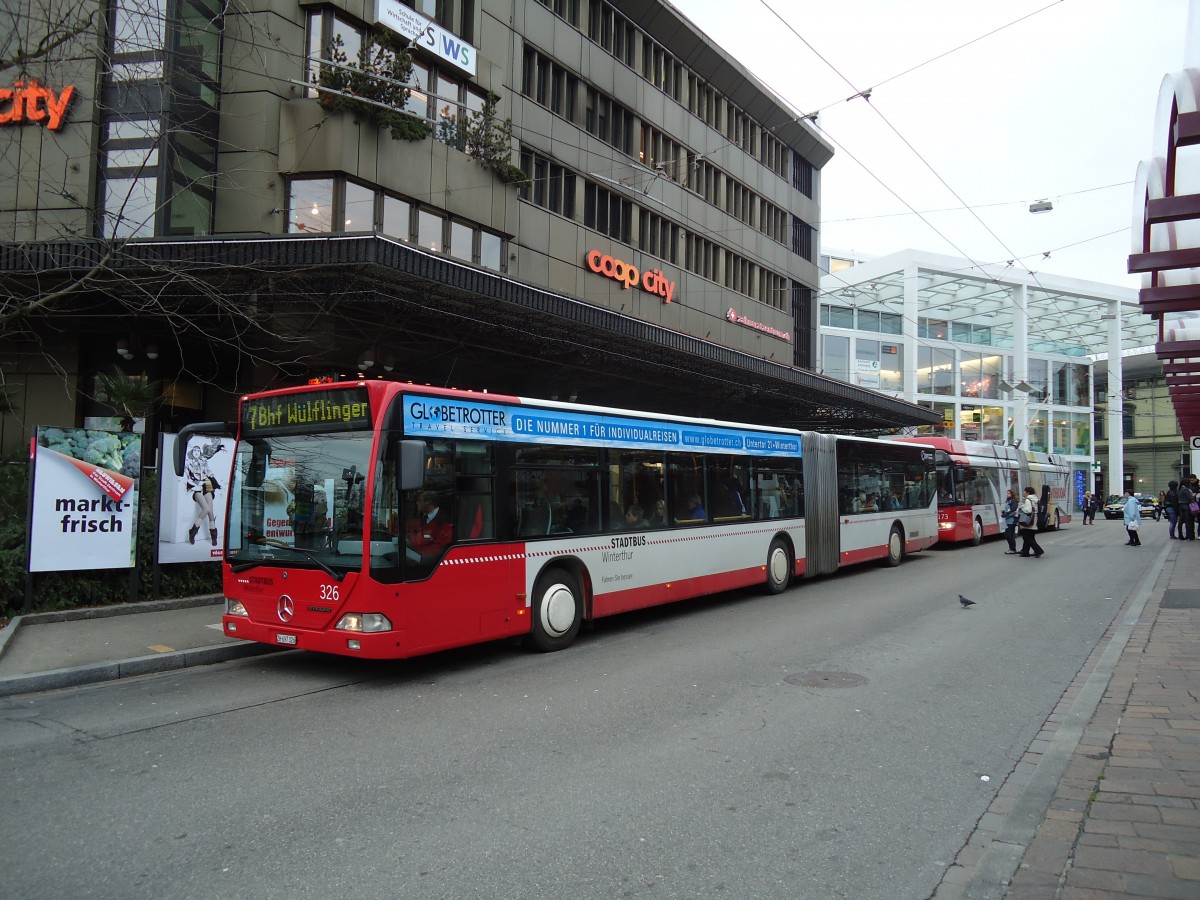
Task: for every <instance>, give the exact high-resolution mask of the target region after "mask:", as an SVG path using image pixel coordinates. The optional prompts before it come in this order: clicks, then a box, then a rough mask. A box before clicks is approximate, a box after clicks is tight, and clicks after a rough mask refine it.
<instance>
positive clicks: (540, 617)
mask: <svg viewBox="0 0 1200 900" xmlns="http://www.w3.org/2000/svg"><path fill="white" fill-rule="evenodd" d="M531 611H532V613H533V623H532V626H531V630H530V632H529V643H530V644H532V646H533V647H534V648H536V649H538V650H541V651H543V652H545V653H550V652H552V651H554V650H562V649H563V648H564V647H567V646H568V645H569V644H570V643H571V641H573V640H575V635H577V634H578V633H579V626H580V623H581V622H582V621H583V591H582V590H581V589H580V587H579V582H578V581H577V580H576V579H575V577H574V576H572V575H571V573H569V572H567V571H566V570H565V569H560V568H557V567H552V568H549V569H547V570H546V571H544V572H543V573H542V574H541V575H540V576H538V580H537V584H536V585H535V586H534V589H533V609H532V610H531Z"/></svg>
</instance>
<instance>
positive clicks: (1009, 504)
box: [1000, 488, 1021, 555]
mask: <svg viewBox="0 0 1200 900" xmlns="http://www.w3.org/2000/svg"><path fill="white" fill-rule="evenodd" d="M1020 508H1021V504H1020V502H1019V501H1018V500H1017V492H1016V491H1014V490H1013V489H1012V488H1009V489H1008V496H1006V497H1005V498H1004V508H1003V510H1002V511H1001V513H1000V514H1001V515H1002V516H1004V539H1005V540H1006V541H1008V549H1007V550H1005V551H1004V553H1005V554H1006V555H1016V552H1017V515H1018V513H1019V512H1020Z"/></svg>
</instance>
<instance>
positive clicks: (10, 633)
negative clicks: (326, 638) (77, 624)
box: [0, 594, 278, 697]
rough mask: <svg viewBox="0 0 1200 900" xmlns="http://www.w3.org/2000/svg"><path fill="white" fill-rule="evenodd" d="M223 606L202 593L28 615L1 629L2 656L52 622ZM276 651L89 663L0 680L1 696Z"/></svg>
mask: <svg viewBox="0 0 1200 900" xmlns="http://www.w3.org/2000/svg"><path fill="white" fill-rule="evenodd" d="M222 602H224V597H223V596H222V595H221V594H205V595H202V596H198V597H179V598H175V599H171V600H147V601H143V602H140V603H126V604H119V605H114V606H93V607H87V608H85V609H64V610H59V611H56V612H44V613H30V614H27V615H22V616H14V617H13V618H12V619H10V620H9V623H8V625H7V627H5V628H3V629H0V656H3V655H4V652H5V651H6V650H7V649H8V647H9V645H10V644H11V643H12V640H13V638H14V636H15V635H16V633H17V631H18V630H20V629H21V628H28V627H31V626H34V625H48V624H51V623H53V622H73V621H79V620H82V619H106V618H110V617H112V616H129V615H136V614H137V613H146V612H164V611H168V610H172V609H191V608H193V607H197V606H216V605H217V604H219V603H222ZM275 652H278V649H277V648H275V647H269V646H267V645H265V644H252V643H248V642H238V643H233V644H215V645H213V646H210V647H194V648H192V649H191V650H174V651H172V652H170V653H155V654H152V655H150V656H137V657H133V658H132V659H124V660H119V661H115V662H103V663H91V664H90V665H86V666H72V667H70V668H66V669H51V670H49V671H46V672H30V673H27V674H24V675H9V676H5V677H2V678H0V697H12V696H15V695H17V694H32V693H36V692H38V691H50V690H55V689H56V688H64V687H78V686H80V685H84V684H95V683H97V682H101V681H115V680H117V679H119V678H132V677H133V676H135V675H146V674H149V673H151V672H168V671H171V670H172V669H186V668H189V667H191V666H206V665H210V664H212V663H218V662H227V661H229V660H233V659H243V658H246V657H252V656H259V655H262V654H264V653H275Z"/></svg>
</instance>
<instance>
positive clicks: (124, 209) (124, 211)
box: [104, 177, 158, 238]
mask: <svg viewBox="0 0 1200 900" xmlns="http://www.w3.org/2000/svg"><path fill="white" fill-rule="evenodd" d="M157 193H158V179H157V178H112V177H108V178H105V180H104V236H105V237H114V238H132V237H152V236H153V235H154V212H155V207H156V205H157V202H156V197H157Z"/></svg>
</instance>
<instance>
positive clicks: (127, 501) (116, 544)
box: [28, 426, 142, 572]
mask: <svg viewBox="0 0 1200 900" xmlns="http://www.w3.org/2000/svg"><path fill="white" fill-rule="evenodd" d="M31 455H32V460H31V462H32V465H33V498H32V503H31V512H32V516H31V521H30V524H29V565H28V570H29V571H30V572H64V571H75V570H80V569H130V568H133V567H134V566H135V565H136V564H137V520H138V476H139V474H140V472H141V467H142V436H141V435H140V434H131V433H125V432H120V433H118V432H112V431H97V430H93V429H85V428H46V427H43V426H39V427H38V428H37V429H36V431H35V432H34V439H33V447H32V450H31Z"/></svg>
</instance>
